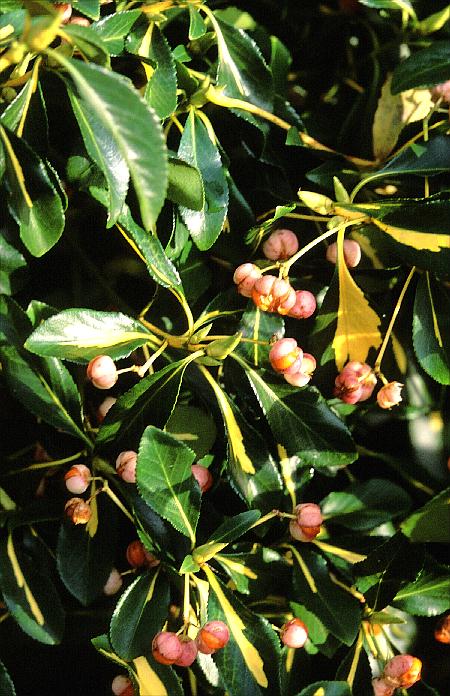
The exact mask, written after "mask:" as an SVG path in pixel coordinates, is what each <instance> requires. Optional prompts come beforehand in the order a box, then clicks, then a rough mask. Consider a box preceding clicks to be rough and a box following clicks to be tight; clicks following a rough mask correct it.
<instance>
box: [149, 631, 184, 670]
mask: <svg viewBox="0 0 450 696" xmlns="http://www.w3.org/2000/svg"><path fill="white" fill-rule="evenodd" d="M181 654H182V647H181V641H180V639H179V638H178V636H177V634H176V633H172V632H171V631H161V632H160V633H157V634H156V636H155V637H154V638H153V641H152V655H153V657H154V658H155V660H156V662H160V663H161V664H162V665H173V664H174V662H176V661H177V660H179V659H180V658H181Z"/></svg>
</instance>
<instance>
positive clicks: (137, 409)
mask: <svg viewBox="0 0 450 696" xmlns="http://www.w3.org/2000/svg"><path fill="white" fill-rule="evenodd" d="M187 364H188V363H187V361H186V360H179V361H178V362H174V363H171V364H170V365H166V367H163V368H162V369H161V370H158V371H157V372H155V373H154V374H152V375H148V376H147V377H144V378H143V379H141V380H140V381H139V382H138V383H137V384H135V385H134V387H132V388H131V389H129V390H128V391H127V392H125V394H122V396H119V398H118V399H117V401H116V403H115V404H114V406H113V407H112V408H111V409H110V410H109V411H108V413H107V415H106V417H105V420H104V421H103V423H102V425H101V427H100V430H99V432H98V435H97V439H96V443H95V445H96V448H98V449H100V448H101V447H104V446H105V445H108V444H110V443H113V442H114V443H115V447H117V445H118V443H119V442H121V441H122V440H123V439H124V438H128V439H130V438H132V434H133V433H134V432H139V436H140V434H141V433H142V431H143V429H144V427H145V425H146V424H147V423H148V421H149V420H151V421H152V424H153V425H156V426H158V427H160V428H164V426H165V425H166V423H167V421H168V420H169V418H170V415H171V413H172V411H173V408H174V405H175V404H176V401H177V398H178V393H179V391H180V386H181V382H182V379H183V375H184V371H185V369H186V367H187Z"/></svg>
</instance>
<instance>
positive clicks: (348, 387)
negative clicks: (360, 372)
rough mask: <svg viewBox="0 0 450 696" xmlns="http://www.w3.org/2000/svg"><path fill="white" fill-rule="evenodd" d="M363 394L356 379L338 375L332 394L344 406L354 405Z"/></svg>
mask: <svg viewBox="0 0 450 696" xmlns="http://www.w3.org/2000/svg"><path fill="white" fill-rule="evenodd" d="M362 393H363V388H362V386H361V384H360V383H359V381H358V378H357V377H353V376H349V377H346V376H345V375H342V374H339V375H338V376H337V377H336V379H335V380H334V390H333V394H334V396H336V397H337V398H338V399H340V400H341V401H343V402H344V403H345V404H356V403H357V402H358V401H359V400H360V398H361V395H362Z"/></svg>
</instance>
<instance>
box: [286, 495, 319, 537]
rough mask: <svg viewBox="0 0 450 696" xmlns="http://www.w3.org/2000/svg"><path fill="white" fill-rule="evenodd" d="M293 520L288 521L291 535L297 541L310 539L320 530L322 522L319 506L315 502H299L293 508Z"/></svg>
mask: <svg viewBox="0 0 450 696" xmlns="http://www.w3.org/2000/svg"><path fill="white" fill-rule="evenodd" d="M294 514H295V515H296V519H295V520H291V521H290V522H289V531H290V533H291V536H293V537H294V539H297V541H304V542H308V541H312V540H313V539H315V538H316V536H317V535H318V534H319V532H320V526H321V524H322V522H323V517H322V512H321V510H320V507H319V506H318V505H316V504H315V503H301V504H300V505H297V506H296V507H295V509H294Z"/></svg>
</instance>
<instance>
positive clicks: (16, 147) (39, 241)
mask: <svg viewBox="0 0 450 696" xmlns="http://www.w3.org/2000/svg"><path fill="white" fill-rule="evenodd" d="M0 136H1V139H2V140H3V145H4V147H5V151H6V153H7V157H6V181H7V184H8V189H9V201H8V202H9V208H10V211H11V214H12V216H13V217H14V219H15V220H16V222H17V224H18V225H19V228H20V237H21V239H22V241H23V243H24V244H25V246H26V247H27V249H28V251H29V252H30V253H31V254H33V256H43V255H44V254H45V253H46V252H47V251H49V249H51V248H52V247H53V246H54V245H55V244H56V243H57V241H58V240H59V238H60V237H61V234H62V232H63V229H64V212H63V206H62V203H61V199H60V197H59V195H58V192H57V191H56V189H55V187H54V185H53V183H52V181H51V177H50V176H49V173H48V171H47V169H46V168H45V165H44V163H43V162H42V160H41V159H40V158H39V157H38V156H37V155H36V153H35V152H33V150H32V149H31V148H30V147H29V146H28V145H27V144H26V143H25V141H24V140H23V139H21V138H18V137H17V136H16V135H15V134H14V133H13V132H12V131H9V130H8V131H7V130H6V129H5V128H4V127H2V126H0Z"/></svg>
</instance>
